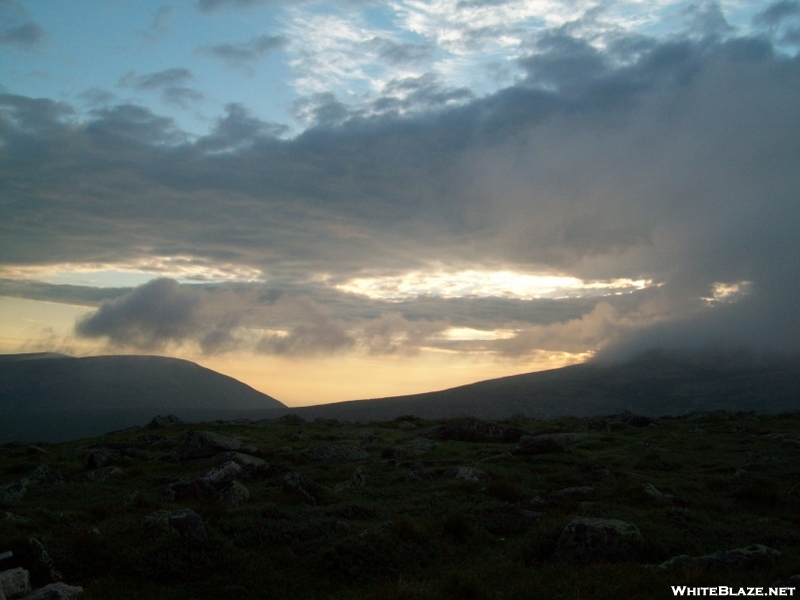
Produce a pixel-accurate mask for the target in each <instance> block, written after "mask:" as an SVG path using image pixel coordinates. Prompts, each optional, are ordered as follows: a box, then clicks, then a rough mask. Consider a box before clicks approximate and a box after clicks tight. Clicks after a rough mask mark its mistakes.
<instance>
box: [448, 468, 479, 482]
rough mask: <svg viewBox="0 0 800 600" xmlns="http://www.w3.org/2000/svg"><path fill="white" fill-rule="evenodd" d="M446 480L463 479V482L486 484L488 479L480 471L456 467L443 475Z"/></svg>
mask: <svg viewBox="0 0 800 600" xmlns="http://www.w3.org/2000/svg"><path fill="white" fill-rule="evenodd" d="M444 476H445V477H447V478H448V479H464V480H465V481H474V482H476V483H486V482H487V481H489V479H490V477H489V475H488V474H487V473H484V472H483V471H481V470H480V469H476V468H474V467H456V468H455V469H449V470H448V471H446V472H445V474H444Z"/></svg>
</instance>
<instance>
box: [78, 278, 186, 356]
mask: <svg viewBox="0 0 800 600" xmlns="http://www.w3.org/2000/svg"><path fill="white" fill-rule="evenodd" d="M199 308H200V303H199V298H198V297H197V296H196V295H194V294H191V293H189V292H188V291H187V290H185V289H182V288H181V286H180V285H179V284H178V282H176V281H174V280H171V279H156V280H154V281H152V282H150V283H148V284H145V285H143V286H142V287H140V288H138V289H136V290H134V291H133V292H131V293H130V294H127V295H125V296H123V297H121V298H117V299H115V300H107V301H105V302H104V303H103V304H102V305H101V306H100V308H99V309H98V310H97V312H95V313H92V314H91V315H89V316H88V317H87V318H85V319H82V320H81V321H79V322H78V323H77V324H76V326H75V332H76V333H77V334H78V335H80V336H83V337H88V338H99V337H107V338H108V339H109V341H110V342H111V343H112V344H119V345H129V346H134V347H136V348H142V349H152V348H158V347H160V346H161V345H163V344H164V343H166V342H170V341H173V342H182V341H183V340H185V339H186V338H187V337H189V336H190V335H192V334H193V333H194V332H195V330H196V329H197V326H198V319H199Z"/></svg>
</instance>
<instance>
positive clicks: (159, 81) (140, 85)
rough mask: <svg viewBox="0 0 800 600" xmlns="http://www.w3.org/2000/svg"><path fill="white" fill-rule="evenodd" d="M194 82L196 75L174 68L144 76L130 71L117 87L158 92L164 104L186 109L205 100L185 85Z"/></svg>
mask: <svg viewBox="0 0 800 600" xmlns="http://www.w3.org/2000/svg"><path fill="white" fill-rule="evenodd" d="M192 80H194V75H192V72H191V71H190V70H189V69H184V68H174V69H165V70H164V71H158V72H155V73H146V74H144V75H139V74H137V73H136V72H135V71H130V72H128V73H126V74H125V75H123V76H122V77H121V78H120V80H119V83H118V84H117V85H119V87H124V88H131V89H134V90H137V91H141V92H154V91H158V92H161V100H162V101H163V102H165V103H167V104H175V105H177V106H181V107H183V108H186V107H187V106H188V105H189V104H190V103H192V102H198V101H200V100H202V99H203V94H202V93H200V92H198V91H197V90H194V89H192V88H189V87H187V86H185V85H184V84H185V83H188V82H189V81H192Z"/></svg>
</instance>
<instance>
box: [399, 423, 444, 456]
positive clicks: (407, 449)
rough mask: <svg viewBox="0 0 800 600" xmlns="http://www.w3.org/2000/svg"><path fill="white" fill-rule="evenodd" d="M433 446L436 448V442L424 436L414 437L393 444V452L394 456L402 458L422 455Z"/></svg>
mask: <svg viewBox="0 0 800 600" xmlns="http://www.w3.org/2000/svg"><path fill="white" fill-rule="evenodd" d="M404 422H405V421H404ZM435 448H436V442H433V441H431V440H429V439H426V438H415V439H413V440H410V441H408V442H406V443H405V444H401V445H399V446H395V447H394V453H395V456H397V458H400V459H404V458H411V457H419V456H422V455H423V454H425V453H426V452H428V451H430V450H433V449H435Z"/></svg>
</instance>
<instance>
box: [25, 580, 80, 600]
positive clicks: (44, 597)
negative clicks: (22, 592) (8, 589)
mask: <svg viewBox="0 0 800 600" xmlns="http://www.w3.org/2000/svg"><path fill="white" fill-rule="evenodd" d="M81 594H83V588H82V587H80V586H73V585H67V584H66V583H61V582H58V583H51V584H48V585H46V586H44V587H40V588H39V589H38V590H36V591H34V592H32V593H30V594H28V595H27V596H25V597H24V598H22V600H69V599H70V598H77V597H78V596H80V595H81Z"/></svg>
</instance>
